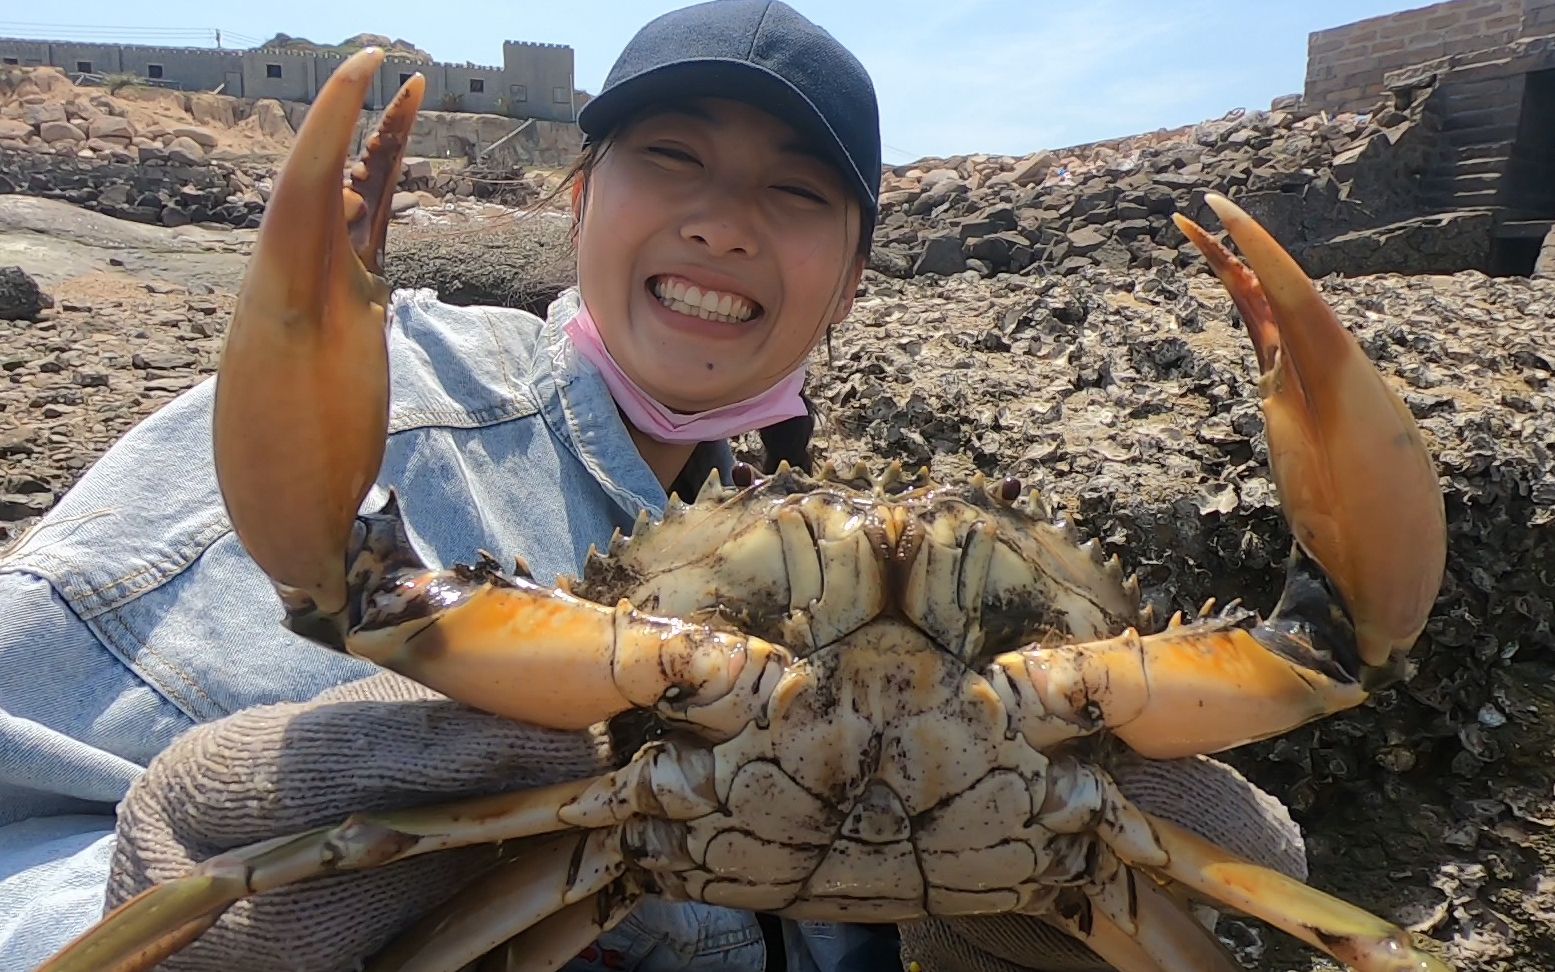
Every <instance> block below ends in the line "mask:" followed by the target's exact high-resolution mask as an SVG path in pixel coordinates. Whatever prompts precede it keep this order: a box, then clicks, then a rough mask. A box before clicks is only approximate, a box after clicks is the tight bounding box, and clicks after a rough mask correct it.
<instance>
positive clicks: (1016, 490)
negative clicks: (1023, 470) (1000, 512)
mask: <svg viewBox="0 0 1555 972" xmlns="http://www.w3.org/2000/svg"><path fill="white" fill-rule="evenodd" d="M999 498H1000V499H1002V500H1004V501H1005V502H1006V503H1013V502H1015V501H1016V500H1018V499H1020V480H1019V479H1016V478H1015V477H1014V476H1006V477H1004V482H1002V483H1000V484H999Z"/></svg>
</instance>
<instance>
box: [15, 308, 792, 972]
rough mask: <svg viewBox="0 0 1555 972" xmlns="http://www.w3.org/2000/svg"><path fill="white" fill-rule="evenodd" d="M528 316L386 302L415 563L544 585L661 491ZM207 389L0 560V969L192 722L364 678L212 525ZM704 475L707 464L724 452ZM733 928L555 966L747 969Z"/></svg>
mask: <svg viewBox="0 0 1555 972" xmlns="http://www.w3.org/2000/svg"><path fill="white" fill-rule="evenodd" d="M577 300H578V297H577V294H576V292H575V291H571V292H568V293H567V294H564V295H563V296H562V298H561V299H560V300H558V301H557V302H556V304H554V305H553V306H552V308H551V311H550V315H549V319H548V320H547V321H541V320H539V319H538V318H536V317H534V316H533V315H529V314H525V313H523V312H520V311H515V310H505V309H496V308H461V307H453V306H449V305H446V304H442V303H440V302H438V301H437V300H436V298H435V295H434V294H433V293H432V292H431V291H401V292H398V293H397V294H395V296H394V300H393V303H392V305H391V307H390V310H389V315H388V317H389V347H390V367H391V375H392V395H391V413H390V434H389V440H388V446H387V453H386V455H385V458H384V465H383V471H382V473H381V475H380V478H379V481H378V483H377V485H376V486H375V487H374V491H373V494H372V495H370V496H369V497H368V499H367V504H368V505H371V506H376V505H378V504H379V503H381V502H382V500H383V498H384V495H385V489H386V486H387V485H388V484H393V485H394V487H395V488H396V489H397V490H398V492H399V496H400V500H401V503H400V506H401V511H402V513H403V515H404V516H405V518H406V523H407V527H408V530H409V533H410V538H411V542H412V543H413V544H414V546H415V547H416V548H417V550H418V552H420V553H421V555H422V557H423V558H424V559H425V560H426V562H427V563H428V564H429V565H432V566H446V565H449V564H452V563H456V562H464V563H469V562H472V561H473V559H474V558H475V556H476V554H477V551H480V550H490V551H492V552H494V553H497V554H499V555H500V556H501V557H502V558H503V559H504V560H506V559H508V558H509V557H510V556H512V555H514V554H517V555H521V556H522V557H524V559H525V560H526V561H527V562H528V563H529V565H530V567H531V568H532V569H533V571H534V574H535V577H536V578H537V579H539V580H541V581H542V582H548V581H550V580H552V579H554V578H555V577H556V576H557V575H559V574H573V573H576V572H577V571H578V570H579V569H580V567H581V565H582V563H583V560H584V557H585V555H586V554H587V552H588V549H589V546H590V545H591V544H598V545H599V546H601V547H603V546H604V545H605V543H606V542H607V541H608V540H609V538H610V535H611V533H612V531H613V530H614V529H615V528H617V527H620V528H622V529H623V530H625V529H629V528H630V526H631V524H632V522H633V520H634V518H635V517H636V515H637V513H638V511H640V510H643V509H647V510H649V511H651V512H652V513H654V514H655V515H657V514H659V513H661V512H662V511H663V508H664V505H665V502H666V497H665V493H664V490H663V489H662V488H661V486H660V485H659V483H658V481H657V480H656V479H655V477H654V475H653V473H652V471H651V470H650V469H649V468H648V466H647V465H646V464H645V463H644V461H643V460H642V458H641V456H640V455H639V454H638V452H637V450H636V448H635V447H634V446H633V444H632V441H631V439H630V437H629V435H628V433H627V430H626V428H625V426H624V425H623V424H622V422H621V420H620V418H619V417H618V414H617V411H616V409H615V407H614V404H613V402H612V401H611V399H610V396H609V392H608V391H607V390H606V389H605V386H604V384H603V383H602V381H601V380H600V378H599V376H598V373H597V372H596V371H594V370H593V367H592V366H591V365H589V364H588V363H586V362H584V361H582V360H581V359H580V358H579V357H578V356H577V355H576V353H575V352H574V351H573V349H572V347H571V345H570V344H569V343H568V342H567V341H566V340H565V339H564V338H563V337H562V336H561V332H560V326H561V324H562V323H564V322H565V321H566V320H567V319H568V318H569V317H570V316H571V314H572V313H574V312H575V310H576V308H577ZM213 390H214V385H213V381H207V382H205V383H203V384H201V385H199V386H197V387H195V388H193V389H191V390H190V391H188V392H186V393H185V394H183V395H182V396H180V397H179V398H177V399H175V400H174V401H172V402H171V403H169V404H168V405H166V406H165V407H163V408H162V409H161V410H159V411H158V412H157V413H156V414H154V415H152V416H151V417H149V418H147V419H146V420H145V421H144V422H142V423H141V424H140V425H138V426H137V427H136V428H134V429H133V430H131V431H130V433H129V434H127V435H126V436H124V437H123V439H122V440H120V441H119V442H118V443H116V444H115V445H114V446H113V448H111V449H110V450H109V451H108V452H107V453H106V454H105V455H104V456H103V457H102V459H101V460H100V461H99V462H97V463H96V465H95V466H93V468H92V469H91V470H90V471H88V473H87V474H86V475H85V476H84V477H82V479H81V480H80V482H79V483H78V484H77V485H76V486H75V487H74V488H73V489H72V490H71V491H70V492H69V493H67V494H66V495H65V496H64V497H63V498H62V499H61V500H60V502H59V503H58V505H57V506H56V508H55V509H54V510H52V511H51V512H50V513H49V515H48V516H47V517H46V518H45V519H44V520H43V522H42V523H41V524H40V525H39V526H38V527H36V528H35V529H33V530H32V531H30V532H29V533H28V534H27V535H26V536H25V537H23V539H22V540H21V541H20V543H19V544H18V545H17V547H16V548H15V549H13V550H12V551H10V552H9V553H8V554H6V555H5V556H4V557H3V558H0V756H3V759H0V969H5V970H13V969H15V970H24V969H31V968H35V967H36V966H37V965H38V964H39V963H41V962H42V961H43V960H44V959H45V958H47V957H48V956H50V955H52V954H53V953H54V952H55V951H57V950H58V949H59V948H60V947H62V946H63V945H65V944H66V943H67V942H68V941H69V940H70V939H72V938H74V937H75V936H76V935H78V934H79V933H81V932H82V931H84V930H85V929H86V928H87V927H88V926H89V925H90V924H91V923H92V922H94V921H96V920H97V919H98V918H99V917H100V915H101V911H102V902H103V894H104V887H105V883H106V880H107V872H108V862H109V857H110V854H111V850H112V843H113V839H114V838H113V827H114V816H113V815H114V807H115V805H116V803H117V802H118V801H119V800H120V799H121V798H123V796H124V795H125V792H126V791H127V789H128V788H129V786H130V784H131V783H132V782H133V781H134V780H135V779H136V777H137V776H138V775H139V774H140V773H141V772H142V770H143V768H144V767H145V766H146V764H147V762H148V761H149V760H150V759H151V758H152V757H153V756H155V755H156V754H157V753H158V752H159V751H160V750H162V749H163V747H165V746H167V745H168V743H169V742H170V741H171V740H172V739H173V738H174V737H175V736H177V735H178V734H179V733H181V732H183V731H185V730H187V729H188V728H190V727H191V726H194V725H195V724H197V723H201V722H206V721H209V720H213V719H218V718H221V717H223V716H226V715H228V714H230V713H232V712H235V711H237V710H239V709H243V708H246V707H249V706H253V705H259V704H264V703H271V702H278V701H288V700H292V701H295V700H303V699H307V698H310V697H312V696H313V695H316V694H317V693H318V692H320V691H322V690H324V689H327V688H330V687H332V686H335V685H338V684H341V683H344V682H347V681H351V680H354V679H357V678H360V677H363V676H365V675H368V674H370V673H371V672H372V671H373V669H372V668H371V667H370V666H369V665H368V664H367V663H365V662H362V661H359V660H356V659H352V658H349V657H347V656H344V655H341V654H337V653H335V652H332V651H329V650H326V649H323V648H320V647H318V646H315V645H313V644H311V643H309V642H306V641H303V640H302V639H300V638H298V637H297V636H295V635H292V634H291V633H290V632H288V631H286V630H285V629H284V628H282V627H281V625H280V606H279V602H278V601H277V599H276V597H275V594H274V592H273V591H272V590H271V588H270V586H269V583H268V581H267V580H266V579H265V578H264V576H263V575H262V574H261V573H260V572H259V570H258V568H257V567H256V566H255V565H254V564H253V562H252V561H251V560H250V559H249V558H248V556H247V555H246V554H245V552H244V551H243V549H242V548H241V546H240V545H239V543H238V540H237V538H236V536H235V535H234V534H233V533H232V530H231V528H230V526H229V524H228V522H227V517H226V513H225V510H224V508H223V505H222V502H221V498H220V496H219V494H218V492H217V488H216V481H215V475H214V470H213V467H212V460H211V436H210V426H211V406H212V399H213ZM723 459H724V465H725V467H727V465H728V456H727V450H725V452H724V456H723ZM763 961H764V947H763V944H762V941H761V935H760V931H759V928H758V926H757V925H756V922H755V920H754V917H753V916H751V915H749V914H745V913H742V912H733V911H725V910H723V909H717V908H708V907H703V906H696V905H669V904H663V903H659V902H649V903H647V904H645V905H644V906H643V907H642V908H640V909H639V911H638V913H637V914H635V915H634V916H633V917H632V918H631V919H629V920H628V922H627V923H625V924H623V925H622V926H620V927H619V928H618V929H616V930H615V931H613V932H611V933H609V934H608V935H607V936H605V937H604V938H602V939H601V940H600V942H599V943H597V946H596V947H594V948H592V949H590V950H589V951H588V952H585V953H584V955H583V956H581V957H580V958H579V959H578V960H577V962H576V963H574V965H575V966H576V967H578V968H588V967H597V968H606V967H610V968H637V969H640V970H642V972H649V970H658V969H670V968H675V969H701V968H709V969H711V968H729V969H739V968H749V969H760V968H761V967H762V963H763Z"/></svg>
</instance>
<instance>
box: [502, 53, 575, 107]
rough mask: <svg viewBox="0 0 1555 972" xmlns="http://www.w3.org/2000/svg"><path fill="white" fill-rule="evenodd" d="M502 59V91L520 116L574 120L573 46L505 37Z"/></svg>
mask: <svg viewBox="0 0 1555 972" xmlns="http://www.w3.org/2000/svg"><path fill="white" fill-rule="evenodd" d="M502 63H503V66H504V68H505V69H506V70H505V74H506V75H507V76H506V78H505V79H504V80H505V82H506V85H507V87H506V89H505V90H504V92H503V94H504V95H506V96H507V98H508V99H509V101H511V102H512V103H513V105H514V110H513V111H511V112H509V113H510V114H514V115H515V116H517V117H522V118H544V119H548V120H550V121H572V120H573V117H574V115H573V112H574V106H573V96H572V92H573V66H572V48H570V47H565V46H563V45H560V44H529V43H525V42H523V41H505V42H503V44H502Z"/></svg>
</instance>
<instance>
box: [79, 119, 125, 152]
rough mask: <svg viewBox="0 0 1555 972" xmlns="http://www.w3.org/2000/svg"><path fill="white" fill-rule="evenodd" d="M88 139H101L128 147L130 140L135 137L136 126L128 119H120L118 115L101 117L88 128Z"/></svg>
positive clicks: (94, 120)
mask: <svg viewBox="0 0 1555 972" xmlns="http://www.w3.org/2000/svg"><path fill="white" fill-rule="evenodd" d="M86 134H87V137H88V138H100V139H102V140H103V141H105V142H119V143H120V144H122V145H128V144H129V143H130V139H132V138H134V137H135V126H134V125H131V124H130V120H129V119H128V118H120V117H119V116H117V115H101V116H99V117H97V118H94V119H92V121H91V123H90V124H89V125H88V126H87V130H86Z"/></svg>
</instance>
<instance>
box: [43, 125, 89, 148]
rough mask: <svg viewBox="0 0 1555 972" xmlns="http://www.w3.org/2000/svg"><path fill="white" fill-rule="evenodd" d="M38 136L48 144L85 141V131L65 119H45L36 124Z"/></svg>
mask: <svg viewBox="0 0 1555 972" xmlns="http://www.w3.org/2000/svg"><path fill="white" fill-rule="evenodd" d="M38 137H39V138H41V139H43V140H44V141H45V142H48V143H50V144H53V143H56V142H65V141H74V142H84V141H86V133H85V132H83V131H82V130H81V129H79V128H77V127H76V126H75V125H72V124H71V123H70V122H67V121H47V122H44V123H43V124H41V125H39V126H38Z"/></svg>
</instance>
